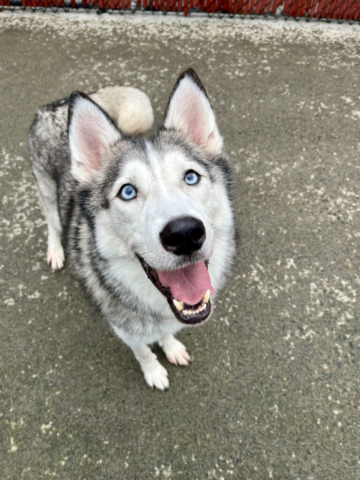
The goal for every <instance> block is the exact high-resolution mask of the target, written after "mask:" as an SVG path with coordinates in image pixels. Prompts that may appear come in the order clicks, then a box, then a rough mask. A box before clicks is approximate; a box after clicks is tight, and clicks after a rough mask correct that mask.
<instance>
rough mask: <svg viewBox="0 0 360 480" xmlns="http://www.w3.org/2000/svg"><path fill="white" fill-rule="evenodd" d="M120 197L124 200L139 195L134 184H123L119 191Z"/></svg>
mask: <svg viewBox="0 0 360 480" xmlns="http://www.w3.org/2000/svg"><path fill="white" fill-rule="evenodd" d="M119 195H120V197H121V198H122V199H123V200H126V201H128V200H132V199H133V198H135V197H136V196H137V192H136V190H135V188H134V187H133V186H132V185H123V186H122V187H121V189H120V192H119Z"/></svg>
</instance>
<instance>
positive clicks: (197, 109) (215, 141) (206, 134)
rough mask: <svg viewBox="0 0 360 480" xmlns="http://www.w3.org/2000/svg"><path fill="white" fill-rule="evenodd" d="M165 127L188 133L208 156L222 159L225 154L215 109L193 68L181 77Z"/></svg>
mask: <svg viewBox="0 0 360 480" xmlns="http://www.w3.org/2000/svg"><path fill="white" fill-rule="evenodd" d="M164 127H165V128H174V129H175V130H180V131H182V132H184V133H186V134H187V135H189V136H190V137H191V139H192V140H193V141H194V142H195V143H197V144H198V145H200V146H202V147H203V148H204V149H205V151H206V152H207V153H210V154H213V155H219V154H220V153H221V151H222V147H223V140H222V137H221V135H220V132H219V130H218V128H217V125H216V120H215V115H214V112H213V109H212V108H211V105H210V102H209V99H208V96H207V94H206V91H205V89H204V87H203V86H202V84H201V82H200V79H199V77H198V76H197V75H196V73H195V71H194V70H193V69H192V68H190V69H189V70H186V71H185V72H184V73H183V74H182V75H180V77H179V79H178V81H177V82H176V85H175V87H174V89H173V91H172V93H171V95H170V100H169V103H168V106H167V109H166V113H165V120H164Z"/></svg>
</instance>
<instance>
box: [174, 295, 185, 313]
mask: <svg viewBox="0 0 360 480" xmlns="http://www.w3.org/2000/svg"><path fill="white" fill-rule="evenodd" d="M173 302H174V305H175V308H176V310H178V311H179V312H181V311H182V309H183V308H184V302H179V301H178V300H175V298H174V299H173Z"/></svg>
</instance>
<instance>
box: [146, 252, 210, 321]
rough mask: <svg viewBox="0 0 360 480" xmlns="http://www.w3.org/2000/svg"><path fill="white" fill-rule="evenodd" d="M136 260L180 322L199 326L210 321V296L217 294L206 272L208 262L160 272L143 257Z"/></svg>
mask: <svg viewBox="0 0 360 480" xmlns="http://www.w3.org/2000/svg"><path fill="white" fill-rule="evenodd" d="M137 257H138V259H139V261H140V263H141V266H142V268H143V269H144V271H145V273H146V275H147V276H148V278H149V279H150V280H151V281H152V283H153V284H154V285H155V287H156V288H157V289H158V290H159V291H160V292H161V293H162V294H163V295H164V296H165V297H166V299H167V301H168V304H169V305H170V308H171V310H172V312H173V314H174V315H175V317H176V318H177V320H179V322H181V323H186V324H188V325H196V324H197V323H201V322H203V321H205V320H206V319H207V318H208V316H209V315H210V313H211V301H210V294H211V295H212V294H213V293H214V289H213V287H212V285H211V281H210V276H209V274H208V271H207V264H208V262H199V263H195V264H191V265H188V266H187V267H185V268H182V269H179V270H174V271H166V272H161V271H157V270H155V269H154V268H152V267H150V265H148V264H147V263H146V262H145V260H144V259H143V258H142V257H140V255H137Z"/></svg>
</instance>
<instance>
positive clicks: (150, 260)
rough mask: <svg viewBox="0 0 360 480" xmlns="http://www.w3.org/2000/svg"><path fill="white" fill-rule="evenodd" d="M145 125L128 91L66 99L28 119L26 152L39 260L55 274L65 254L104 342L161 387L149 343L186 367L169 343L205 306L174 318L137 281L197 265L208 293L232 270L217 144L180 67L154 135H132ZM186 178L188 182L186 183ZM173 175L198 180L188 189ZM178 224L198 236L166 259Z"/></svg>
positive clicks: (227, 203)
mask: <svg viewBox="0 0 360 480" xmlns="http://www.w3.org/2000/svg"><path fill="white" fill-rule="evenodd" d="M91 97H92V98H91ZM132 99H133V101H132ZM134 99H135V100H134ZM96 102H97V103H96ZM100 105H101V106H102V107H103V108H101V107H100ZM106 112H107V113H106ZM152 123H153V113H152V108H151V104H150V101H149V99H148V97H147V96H146V95H145V94H144V93H142V92H140V91H139V90H136V89H129V90H128V92H127V89H126V87H108V88H105V89H102V90H100V91H99V92H97V93H95V94H93V95H91V96H86V95H84V94H82V93H79V92H74V93H73V94H72V95H71V97H70V98H66V99H63V100H60V101H57V102H55V103H52V104H50V105H46V106H44V107H41V108H40V109H39V110H38V111H37V113H36V115H35V119H34V121H33V123H32V125H31V128H30V133H29V148H30V158H31V164H32V170H33V172H34V175H35V178H36V181H37V185H38V189H39V193H40V197H41V201H42V205H43V209H44V213H45V217H46V221H47V224H48V251H47V260H48V263H49V264H51V267H52V268H53V269H54V270H57V269H60V268H62V267H63V264H64V260H65V254H66V258H67V260H68V261H69V263H70V264H71V266H72V268H73V270H74V271H75V273H76V275H77V276H78V277H79V278H80V279H81V280H82V281H83V283H84V284H85V286H86V288H87V290H88V291H89V292H90V294H91V295H92V297H93V298H94V300H95V302H96V303H97V304H98V305H99V307H100V308H101V310H102V313H103V314H104V316H105V318H106V319H107V321H108V323H109V324H110V326H111V327H112V329H113V330H114V332H115V333H116V335H118V336H119V337H120V338H121V339H122V340H123V341H124V342H125V343H126V344H127V345H128V346H129V347H130V348H131V349H132V350H133V352H134V354H135V357H136V358H137V360H138V361H139V363H140V366H141V368H142V371H143V373H144V376H145V380H146V382H147V383H148V384H149V385H150V386H151V387H154V386H155V387H157V388H159V389H161V390H164V389H166V388H168V386H169V381H168V378H167V371H166V370H165V368H164V367H163V366H162V365H161V364H160V363H159V362H158V360H157V358H156V356H155V354H154V353H153V352H152V351H151V349H150V348H149V345H151V344H153V343H154V342H158V343H159V345H160V346H161V347H162V349H163V350H164V352H165V355H166V357H167V359H168V360H169V361H170V362H172V363H175V364H178V365H188V363H189V361H190V357H189V355H188V353H187V351H186V348H185V346H184V345H183V344H182V343H180V342H179V341H178V340H176V339H175V338H174V334H176V332H178V331H179V330H181V329H182V328H183V327H185V326H186V324H187V323H189V325H190V324H191V323H192V322H193V323H199V322H200V321H202V319H203V318H205V316H206V315H205V314H204V313H203V312H200V310H201V308H203V310H204V309H205V307H206V309H207V310H206V311H207V312H208V314H210V310H211V307H209V305H210V303H211V302H208V303H206V304H204V302H203V300H204V299H205V297H204V299H203V300H202V301H201V302H200V305H201V308H200V307H193V306H192V305H190V306H189V307H188V308H189V309H190V310H191V309H195V308H197V309H198V310H196V311H195V310H194V311H192V310H191V311H190V310H189V317H186V315H185V314H184V313H181V312H180V313H181V315H180V313H177V310H176V309H175V307H174V306H173V304H172V303H171V300H172V301H173V302H175V303H174V304H175V305H179V304H181V305H183V304H184V302H177V303H176V299H175V298H172V297H171V292H170V289H169V288H168V289H166V288H165V287H163V286H161V285H160V287H159V286H158V287H157V286H156V282H157V280H155V283H154V281H152V280H151V279H150V276H149V275H150V274H149V272H150V273H151V272H159V271H160V272H161V271H165V272H166V271H170V272H172V271H175V270H176V271H178V270H179V269H180V270H181V269H184V268H185V267H188V268H192V266H193V264H197V263H199V262H205V264H206V265H207V267H208V274H209V275H210V279H211V284H212V286H213V287H214V289H215V292H217V291H218V290H219V289H220V288H221V287H222V286H223V285H224V283H225V280H226V276H227V275H228V272H229V269H230V267H231V263H232V261H233V257H234V252H235V242H234V231H235V229H234V219H233V212H232V207H231V189H232V178H231V172H230V169H229V166H228V163H227V161H226V160H225V158H224V156H223V140H222V137H221V135H220V133H219V130H218V128H217V124H216V120H215V115H214V112H213V110H212V107H211V105H210V102H209V99H208V97H207V94H206V92H205V89H204V87H203V86H202V84H201V82H200V80H199V78H198V77H197V75H196V73H195V72H194V71H193V70H192V69H190V70H187V71H186V72H184V73H183V74H182V75H181V76H180V77H179V79H178V81H177V83H176V85H175V87H174V89H173V92H172V94H171V96H170V100H169V103H168V107H167V110H166V113H165V118H164V123H163V126H162V127H161V128H160V129H159V131H158V133H157V134H156V135H155V136H153V137H150V138H148V139H146V140H145V139H143V138H135V137H134V135H135V134H142V133H144V132H145V131H146V130H148V129H149V128H150V127H151V125H152ZM189 172H195V174H194V173H190V177H186V175H187V174H188V173H189ZM184 176H185V177H186V178H191V179H195V180H196V178H198V179H200V180H198V183H197V184H188V183H186V182H185V181H184V178H185V177H184ZM128 185H130V187H132V189H133V190H132V189H131V188H130V190H129V192H132V193H133V194H134V192H135V194H136V197H135V198H132V199H130V200H128V199H126V198H123V196H124V193H123V188H124V186H128ZM189 218H191V219H193V222H197V224H198V225H200V224H201V225H202V226H203V227H201V228H203V235H202V237H201V239H200V240H199V241H197V240H196V242H197V244H196V247H194V248H192V247H191V246H190V247H191V248H190V250H184V252H185V253H182V251H180V250H177V251H176V252H175V251H174V249H173V247H172V246H171V247H168V246H166V245H165V244H164V240H163V232H164V231H165V228H166V227H167V228H169V227H168V226H169V225H173V224H174V222H175V223H176V222H177V220H178V219H180V220H181V221H183V219H185V221H187V219H189ZM176 225H177V226H178V225H179V224H178V223H176ZM181 225H182V224H181ZM186 228H187V229H188V230H189V227H186ZM189 231H190V230H189ZM191 232H192V231H190V233H191ZM182 233H183V232H180V236H181V235H182ZM188 233H189V232H188ZM184 238H185V237H184ZM186 238H187V237H186ZM184 241H185V240H184ZM191 241H192V240H191ZM164 245H165V247H166V248H165V247H164ZM176 248H177V247H176ZM64 252H65V254H64ZM174 252H175V253H174ZM189 266H190V267H189ZM155 277H157V275H156V273H155ZM159 288H161V289H162V290H159ZM164 292H165V293H164ZM165 294H166V295H167V296H166V295H165ZM205 300H206V299H205ZM176 308H177V309H178V310H179V308H178V307H176ZM180 308H183V307H180ZM194 312H195V313H194ZM208 314H207V315H208ZM201 315H203V316H202V317H201ZM188 318H189V319H190V318H191V319H193V320H189V321H188V320H187V319H188ZM179 319H180V320H179ZM181 319H183V320H181Z"/></svg>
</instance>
